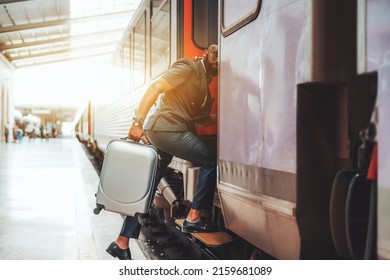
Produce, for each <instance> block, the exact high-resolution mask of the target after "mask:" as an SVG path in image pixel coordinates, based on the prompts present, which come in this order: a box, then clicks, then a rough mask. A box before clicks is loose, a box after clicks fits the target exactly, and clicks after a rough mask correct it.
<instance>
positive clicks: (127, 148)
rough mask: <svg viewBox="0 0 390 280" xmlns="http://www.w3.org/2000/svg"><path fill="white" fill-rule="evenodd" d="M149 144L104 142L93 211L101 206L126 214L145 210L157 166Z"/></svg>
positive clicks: (149, 201)
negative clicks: (105, 146)
mask: <svg viewBox="0 0 390 280" xmlns="http://www.w3.org/2000/svg"><path fill="white" fill-rule="evenodd" d="M158 161H159V157H158V153H157V149H156V148H155V147H153V146H152V145H147V144H140V143H135V142H130V141H126V140H124V139H116V140H113V141H111V142H110V143H109V144H108V145H107V149H106V153H105V156H104V161H103V166H102V170H101V173H100V182H99V186H98V191H97V193H96V208H95V209H94V213H95V214H99V213H100V211H101V209H104V210H106V211H110V212H116V213H120V214H124V215H127V216H136V215H137V214H143V213H147V212H148V210H149V207H150V203H151V200H152V196H153V191H154V186H155V182H156V177H157V169H158Z"/></svg>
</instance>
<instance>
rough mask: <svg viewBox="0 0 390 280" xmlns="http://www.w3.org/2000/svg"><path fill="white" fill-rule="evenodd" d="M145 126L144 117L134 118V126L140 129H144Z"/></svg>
mask: <svg viewBox="0 0 390 280" xmlns="http://www.w3.org/2000/svg"><path fill="white" fill-rule="evenodd" d="M143 124H144V118H143V117H134V118H133V125H134V126H138V127H141V128H142V126H143Z"/></svg>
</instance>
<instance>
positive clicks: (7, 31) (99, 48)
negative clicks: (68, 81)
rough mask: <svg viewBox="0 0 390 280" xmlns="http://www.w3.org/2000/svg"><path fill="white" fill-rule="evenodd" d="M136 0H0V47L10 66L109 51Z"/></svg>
mask: <svg viewBox="0 0 390 280" xmlns="http://www.w3.org/2000/svg"><path fill="white" fill-rule="evenodd" d="M138 5H139V0H115V1H107V0H19V1H18V0H0V52H1V53H2V55H3V56H4V57H5V58H6V59H7V60H8V61H9V62H10V63H11V64H12V65H13V66H14V67H15V68H21V67H28V66H35V65H40V64H47V63H53V62H61V61H67V60H71V59H78V58H84V57H90V56H97V55H103V54H107V53H112V52H113V51H114V50H115V47H116V45H117V43H118V41H119V40H120V38H121V36H122V34H123V31H124V29H125V28H126V26H127V25H128V23H129V22H130V20H131V17H132V16H133V14H134V12H135V11H136V9H137V7H138Z"/></svg>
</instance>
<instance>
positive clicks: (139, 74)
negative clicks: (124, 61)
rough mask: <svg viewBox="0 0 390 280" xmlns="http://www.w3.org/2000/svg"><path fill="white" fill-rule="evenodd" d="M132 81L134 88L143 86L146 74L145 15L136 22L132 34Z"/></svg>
mask: <svg viewBox="0 0 390 280" xmlns="http://www.w3.org/2000/svg"><path fill="white" fill-rule="evenodd" d="M133 34H134V35H133V37H134V42H133V71H132V72H133V81H134V87H135V88H137V87H140V86H142V85H144V84H145V77H146V75H145V73H146V15H145V14H143V15H142V17H141V18H140V19H139V21H138V22H137V24H136V26H135V27H134V32H133Z"/></svg>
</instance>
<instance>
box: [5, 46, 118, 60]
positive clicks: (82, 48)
mask: <svg viewBox="0 0 390 280" xmlns="http://www.w3.org/2000/svg"><path fill="white" fill-rule="evenodd" d="M105 46H114V47H115V46H116V43H115V42H112V43H104V44H99V45H92V46H85V47H78V48H70V49H65V50H60V51H51V52H44V53H36V54H30V55H22V56H16V57H10V56H7V58H8V60H9V61H10V62H13V61H17V60H24V59H31V58H39V57H47V56H51V55H57V54H67V53H71V52H73V51H79V50H90V49H94V48H100V47H105ZM111 53H112V51H111Z"/></svg>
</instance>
